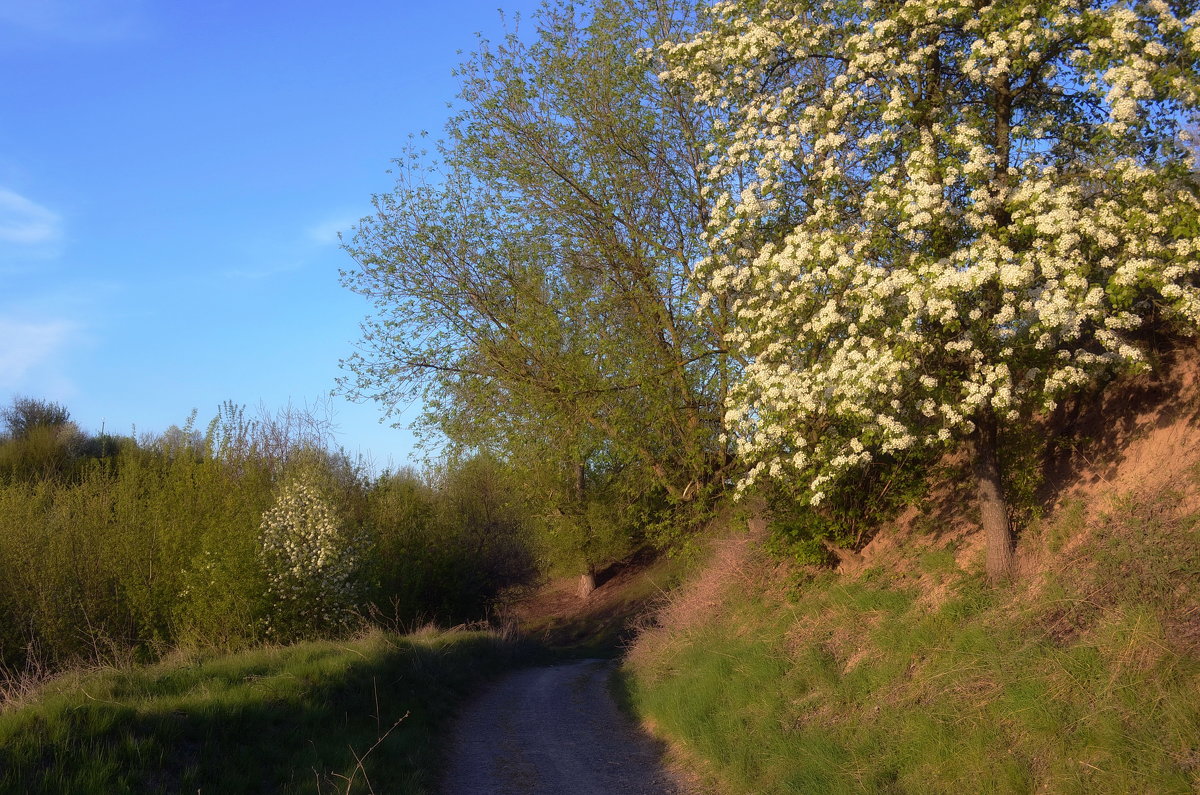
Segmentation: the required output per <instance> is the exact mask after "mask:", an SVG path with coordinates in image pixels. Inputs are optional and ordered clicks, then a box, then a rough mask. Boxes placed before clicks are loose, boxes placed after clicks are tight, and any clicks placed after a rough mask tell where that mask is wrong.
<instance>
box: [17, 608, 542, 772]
mask: <svg viewBox="0 0 1200 795" xmlns="http://www.w3.org/2000/svg"><path fill="white" fill-rule="evenodd" d="M520 658H521V653H520V651H519V650H518V649H517V647H516V646H514V645H513V644H512V643H511V642H507V641H504V640H502V639H500V638H498V637H497V636H495V635H494V634H491V633H484V632H446V633H437V632H435V633H425V634H423V635H416V636H399V635H392V634H384V633H378V632H377V633H373V634H370V635H367V636H365V637H362V638H359V639H355V640H349V641H346V642H340V643H339V642H328V641H322V642H312V643H302V644H297V645H293V646H287V647H276V648H264V649H257V650H253V651H247V652H243V653H239V654H234V655H226V656H207V657H206V656H194V657H192V658H181V659H177V660H174V661H168V662H164V663H161V664H158V665H155V666H153V667H147V668H141V669H131V670H110V671H100V672H92V673H89V674H77V675H70V676H66V677H62V678H60V679H58V680H56V681H54V682H52V683H50V684H49V685H47V686H46V687H44V688H43V689H42V691H41V692H40V693H38V694H37V696H36V698H31V699H27V700H26V703H24V704H23V705H22V704H18V705H11V706H10V707H9V708H7V709H5V710H4V711H3V712H0V791H2V792H23V793H39V792H44V793H75V792H79V793H86V792H104V793H122V792H137V793H153V792H164V793H166V792H213V793H216V792H220V793H236V792H314V793H333V792H380V793H383V792H405V793H420V792H428V791H431V790H432V789H433V787H434V786H435V783H436V775H437V770H438V767H439V763H440V757H439V754H440V749H439V745H438V743H437V738H438V737H439V736H440V735H441V734H442V733H443V732H444V731H445V728H446V724H447V720H448V719H449V717H450V716H451V715H452V713H453V711H454V708H455V706H456V705H457V704H458V703H459V702H460V700H461V699H462V698H463V697H464V696H465V695H466V694H468V693H469V692H470V691H471V690H472V689H473V688H474V686H475V685H477V684H478V683H479V682H480V681H481V680H482V679H483V678H485V677H487V676H490V675H493V674H494V673H496V672H498V671H500V670H502V669H504V668H506V667H509V666H511V665H514V664H516V663H517V662H519V660H520Z"/></svg>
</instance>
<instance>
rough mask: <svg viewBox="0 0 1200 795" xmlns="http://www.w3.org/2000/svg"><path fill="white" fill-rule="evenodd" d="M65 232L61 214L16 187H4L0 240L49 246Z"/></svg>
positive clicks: (1, 190) (0, 201)
mask: <svg viewBox="0 0 1200 795" xmlns="http://www.w3.org/2000/svg"><path fill="white" fill-rule="evenodd" d="M61 236H62V219H61V218H59V216H58V214H57V213H55V212H53V211H52V210H49V209H47V208H45V207H43V206H42V205H40V204H38V203H37V202H34V201H30V200H29V199H27V198H25V197H24V196H22V195H21V194H19V193H16V192H15V191H11V190H8V189H7V188H0V244H3V243H10V244H14V245H18V246H46V245H51V244H54V243H57V242H58V241H59V239H60V238H61Z"/></svg>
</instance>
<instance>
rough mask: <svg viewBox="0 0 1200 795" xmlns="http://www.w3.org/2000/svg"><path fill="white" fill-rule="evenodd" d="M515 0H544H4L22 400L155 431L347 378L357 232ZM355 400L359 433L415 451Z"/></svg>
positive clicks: (11, 238) (6, 182)
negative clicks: (345, 276)
mask: <svg viewBox="0 0 1200 795" xmlns="http://www.w3.org/2000/svg"><path fill="white" fill-rule="evenodd" d="M501 5H502V6H503V8H504V11H505V14H506V15H507V17H508V20H509V24H511V21H512V17H513V15H514V14H521V15H522V16H524V17H526V18H527V17H528V16H529V13H530V12H531V11H532V9H533V8H535V7H536V5H537V3H536V2H535V1H534V0H513V1H508V0H506V1H505V2H503V3H498V2H496V0H486V1H482V2H477V1H476V0H449V1H448V2H441V3H429V2H411V1H410V0H395V1H393V2H385V1H383V0H380V1H379V2H376V1H375V0H342V2H339V3H336V4H335V3H332V2H321V3H318V2H310V1H308V0H289V2H286V3H284V2H274V1H273V0H269V1H261V0H250V1H249V2H246V0H241V2H232V1H230V2H226V1H225V0H205V2H199V1H198V0H195V1H185V2H167V0H0V74H3V75H4V76H5V77H4V79H3V80H0V108H3V110H2V111H0V401H2V402H3V404H4V405H7V404H8V403H9V401H10V400H11V398H12V396H13V395H26V396H31V397H38V398H45V399H50V400H54V401H57V402H60V403H62V404H64V405H66V406H67V407H68V408H69V409H70V410H71V414H72V417H73V418H74V419H75V420H76V421H77V422H78V423H79V424H80V425H81V426H82V427H83V428H84V429H86V430H89V431H96V430H99V429H100V427H101V424H102V423H103V424H104V426H105V428H106V429H107V430H109V431H110V432H118V433H128V432H129V430H130V429H131V427H133V426H134V425H136V426H137V430H138V432H139V433H142V432H158V431H162V430H164V429H165V428H167V427H168V426H170V425H172V424H182V423H183V422H184V420H185V419H186V418H187V416H188V414H189V413H190V412H191V410H192V409H193V408H194V409H196V410H197V411H198V415H199V421H200V423H201V424H202V425H203V424H204V423H206V422H207V421H208V419H210V418H211V417H212V416H213V415H214V414H215V413H216V410H217V407H218V405H219V404H220V403H221V402H222V401H224V400H232V401H234V402H236V403H241V404H247V405H248V406H249V407H250V408H251V409H254V408H255V407H257V406H258V405H259V404H260V403H262V404H264V405H265V406H267V407H269V408H278V407H282V406H283V405H285V404H287V403H288V402H289V401H290V402H291V403H293V404H295V405H300V406H302V405H304V404H306V403H313V402H315V401H318V400H320V399H322V398H323V397H324V396H326V395H328V393H329V392H330V390H331V389H332V388H333V386H334V381H335V378H336V377H337V376H338V374H339V369H338V360H339V359H340V358H343V357H345V356H347V355H348V354H349V353H350V352H351V350H352V348H353V345H354V342H355V340H356V338H357V334H358V323H359V322H360V321H361V320H362V318H363V317H364V316H365V314H366V313H367V311H368V309H369V307H368V306H367V304H366V302H365V301H364V300H363V299H361V298H360V297H358V296H356V295H354V294H353V293H351V292H349V291H348V290H346V289H344V288H343V287H341V286H340V284H339V282H338V269H339V268H343V267H348V266H349V265H351V262H350V260H349V258H348V257H347V255H346V254H345V253H344V252H342V251H341V250H340V249H339V248H338V242H337V234H336V233H337V232H338V231H347V230H348V229H349V228H350V227H351V226H352V225H353V224H354V222H355V221H356V220H357V219H358V218H360V217H362V216H363V215H366V214H368V213H369V212H370V209H371V208H370V197H371V195H372V194H374V193H379V192H384V191H387V190H388V189H389V188H390V186H391V184H392V183H391V177H389V175H388V174H387V169H388V168H389V166H390V160H391V159H392V158H394V157H397V156H399V155H400V154H401V150H402V148H403V147H404V145H405V142H406V140H407V136H408V135H409V134H410V133H419V132H420V131H422V130H428V131H430V132H431V133H432V134H433V135H434V136H436V135H437V134H439V133H440V131H441V129H442V126H443V124H444V122H445V119H446V117H447V115H448V113H449V111H448V109H447V102H450V101H452V100H453V99H454V97H455V95H456V94H457V84H456V82H455V79H454V77H453V76H452V75H451V70H452V69H453V68H454V67H455V66H456V65H457V64H458V63H459V61H460V60H461V59H462V57H463V56H462V55H461V54H460V52H459V51H469V50H471V49H473V48H474V46H475V43H476V34H477V33H481V34H483V35H484V36H486V37H489V38H492V39H497V38H499V37H500V36H501V35H502V32H503V30H504V23H503V22H502V21H501V16H500V13H499V10H498V6H501ZM528 27H530V26H529V25H528V24H523V25H522V28H523V29H526V28H528ZM332 407H333V411H334V414H335V422H336V423H337V425H338V427H339V430H340V433H339V436H338V439H337V441H338V443H340V444H342V445H343V446H345V447H346V448H347V449H348V450H349V451H350V452H352V453H355V452H361V453H364V454H367V455H369V456H370V457H371V458H372V459H373V460H374V461H375V463H376V465H377V466H380V467H382V466H387V465H388V463H389V461H390V462H392V463H393V464H396V465H400V464H404V463H406V462H407V461H408V460H409V456H410V451H411V446H412V439H411V436H410V435H409V434H408V433H407V432H406V431H402V430H395V429H392V428H391V427H389V426H387V425H381V424H379V419H380V417H381V411H380V409H379V407H377V406H375V405H372V404H365V405H355V404H351V403H348V402H347V401H345V400H343V399H341V398H336V399H334V400H333V401H332ZM415 416H416V408H415V407H414V408H413V409H411V410H410V411H409V412H408V413H407V414H406V415H405V417H404V421H405V422H408V421H411V420H412V419H413V418H415Z"/></svg>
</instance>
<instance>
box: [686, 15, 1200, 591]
mask: <svg viewBox="0 0 1200 795" xmlns="http://www.w3.org/2000/svg"><path fill="white" fill-rule="evenodd" d="M1184 6H1186V4H1183V3H1177V2H1165V1H1164V0H1150V2H1111V0H1038V1H1036V2H1014V1H1013V0H997V1H996V2H991V3H988V2H982V1H980V0H908V1H907V2H886V1H883V0H854V2H844V1H843V0H828V2H817V1H816V0H801V2H792V1H791V0H788V2H784V1H783V0H733V1H732V2H722V3H718V4H717V5H716V6H715V7H714V8H713V11H712V26H711V28H710V29H709V30H707V31H705V32H703V33H701V34H700V35H698V36H695V37H693V38H692V39H691V40H690V41H687V42H683V43H678V44H673V45H668V46H667V48H666V49H667V50H668V55H669V57H670V58H671V59H672V62H673V69H672V71H671V72H669V73H668V74H667V75H666V77H670V78H673V79H676V80H681V81H685V82H687V83H688V84H690V86H691V87H692V88H693V89H694V90H695V91H696V92H697V94H698V95H699V97H700V100H701V101H702V102H705V103H708V104H710V105H713V106H715V107H717V108H720V109H722V110H723V112H724V114H725V118H727V119H728V120H729V121H727V122H725V123H723V124H721V123H719V124H720V129H719V130H718V132H719V134H720V135H721V141H720V144H719V146H720V149H719V150H718V151H717V152H716V153H715V156H714V162H715V166H714V167H713V168H712V171H711V173H710V174H709V175H708V176H709V179H710V184H711V185H712V186H713V188H714V192H715V193H716V201H715V209H714V212H713V214H712V217H711V223H710V225H709V227H708V232H707V234H708V238H709V245H710V252H711V254H710V256H709V257H708V259H707V261H706V263H705V266H704V268H703V269H702V273H704V274H706V279H707V286H708V289H709V292H710V299H709V300H717V301H722V302H727V303H729V305H730V306H731V307H732V311H733V313H734V315H735V317H736V319H737V323H735V324H734V325H735V327H736V331H734V332H733V333H732V334H731V335H730V339H729V343H730V346H731V347H732V348H733V349H734V350H735V351H738V352H740V353H741V354H743V355H745V356H746V357H747V358H748V359H749V361H750V364H749V365H748V366H747V368H746V370H745V373H744V378H743V379H742V381H741V383H740V385H739V386H738V387H737V390H736V394H735V399H734V401H733V403H732V408H731V409H730V412H729V415H728V420H729V421H730V424H731V425H732V427H734V428H735V429H736V432H737V434H738V439H737V444H738V448H739V451H740V454H741V455H742V456H743V457H745V459H746V461H747V463H749V464H751V469H750V470H749V472H750V474H749V476H748V477H747V478H746V479H745V480H744V482H743V484H742V486H743V487H745V486H746V485H748V484H750V483H753V482H754V481H755V480H756V479H759V478H763V477H774V478H783V477H787V478H794V479H798V480H799V481H800V482H802V483H804V484H805V488H804V491H805V493H806V495H807V498H808V500H809V502H811V503H812V504H818V503H819V502H820V501H821V500H822V498H823V497H824V496H825V495H826V493H827V490H828V488H829V487H830V486H831V485H832V484H834V483H836V482H837V480H838V479H839V478H840V477H841V476H842V475H844V474H845V473H847V472H848V471H849V470H850V469H851V468H854V467H857V466H861V465H863V464H864V463H865V462H869V461H871V460H872V459H873V458H878V457H887V456H894V455H896V454H898V453H899V452H900V451H904V450H907V449H915V448H917V447H919V446H935V445H939V444H942V443H946V442H948V441H950V440H952V439H956V438H958V439H963V438H965V439H968V440H969V441H970V442H971V447H972V450H973V459H974V468H973V469H974V473H975V479H976V482H977V490H978V497H979V503H980V508H981V514H982V521H983V525H984V529H985V535H986V537H987V571H988V574H989V577H991V578H992V579H993V580H996V579H1001V578H1003V577H1005V576H1006V575H1007V574H1008V573H1009V571H1010V568H1011V565H1012V535H1011V530H1010V527H1009V521H1008V516H1007V507H1006V503H1005V500H1004V495H1003V490H1002V478H1001V473H1000V470H999V466H998V463H997V454H996V444H997V433H998V429H999V428H1000V427H1001V426H1002V424H1004V423H1013V422H1017V421H1019V420H1020V418H1021V417H1023V416H1027V415H1028V413H1029V412H1032V411H1035V410H1037V409H1039V408H1045V407H1049V406H1052V405H1053V404H1054V402H1055V401H1056V400H1058V399H1061V397H1063V396H1064V395H1065V394H1066V393H1067V392H1069V391H1070V390H1071V389H1072V388H1075V387H1078V386H1080V385H1082V384H1084V383H1086V382H1088V381H1089V379H1091V378H1093V377H1094V376H1095V375H1096V374H1097V373H1098V371H1100V370H1101V369H1103V368H1110V367H1113V366H1137V365H1138V364H1139V363H1142V362H1143V361H1144V359H1145V352H1144V350H1143V348H1144V346H1143V344H1142V343H1141V341H1142V340H1143V339H1144V337H1145V334H1146V332H1147V330H1148V329H1150V328H1152V327H1160V326H1161V325H1162V324H1163V323H1170V322H1179V323H1182V324H1184V325H1185V326H1187V327H1191V326H1194V325H1195V324H1196V322H1197V321H1198V320H1200V293H1198V292H1197V271H1198V268H1200V261H1198V258H1197V254H1198V251H1200V243H1198V241H1197V235H1196V231H1197V210H1198V208H1200V202H1198V200H1197V183H1196V179H1195V177H1194V174H1193V171H1192V168H1191V166H1192V159H1191V157H1190V156H1189V153H1188V149H1187V146H1186V143H1185V142H1186V136H1185V134H1184V133H1183V130H1185V129H1186V127H1187V126H1188V124H1189V123H1190V122H1192V121H1193V120H1194V118H1195V114H1196V110H1197V104H1198V102H1200V79H1198V78H1197V71H1196V65H1197V53H1198V51H1200V30H1198V29H1197V27H1196V23H1197V21H1200V16H1198V15H1197V14H1196V13H1194V12H1193V11H1191V10H1190V9H1189V10H1184V11H1181V10H1180V9H1181V8H1182V7H1184ZM1189 13H1190V16H1188V14H1189ZM746 165H750V166H752V167H754V168H755V169H756V172H755V176H754V178H752V179H751V180H749V181H745V180H742V181H738V180H736V179H735V178H734V177H733V176H731V175H735V174H737V173H744V169H745V167H746Z"/></svg>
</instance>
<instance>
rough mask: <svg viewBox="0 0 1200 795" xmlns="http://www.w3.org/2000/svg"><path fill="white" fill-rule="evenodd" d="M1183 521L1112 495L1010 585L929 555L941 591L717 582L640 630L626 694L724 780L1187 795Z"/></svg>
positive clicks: (1191, 530) (1196, 738)
mask: <svg viewBox="0 0 1200 795" xmlns="http://www.w3.org/2000/svg"><path fill="white" fill-rule="evenodd" d="M1065 520H1066V522H1068V523H1070V524H1071V526H1072V527H1073V528H1076V530H1077V522H1076V518H1075V517H1074V516H1073V515H1072V514H1070V513H1068V515H1067V516H1066V517H1065ZM1198 523H1200V517H1197V516H1194V515H1192V516H1183V517H1182V518H1180V517H1179V503H1178V500H1177V499H1173V498H1172V497H1171V496H1170V495H1158V496H1156V497H1155V498H1153V499H1148V500H1142V501H1126V502H1125V503H1124V504H1122V505H1120V506H1118V510H1117V511H1114V513H1113V515H1112V516H1111V517H1108V518H1107V519H1106V520H1105V521H1104V522H1102V523H1100V525H1099V526H1097V527H1093V528H1091V529H1090V532H1091V535H1090V537H1089V539H1088V540H1087V541H1086V542H1085V543H1079V544H1076V545H1075V549H1076V552H1075V553H1074V556H1073V557H1071V558H1069V559H1066V560H1064V561H1062V565H1061V566H1059V567H1057V569H1056V570H1055V571H1052V572H1050V573H1049V574H1048V575H1047V577H1046V579H1045V581H1044V582H1041V583H1039V584H1038V586H1037V587H1027V588H1021V587H1014V588H1012V589H1010V590H1007V591H998V590H994V589H990V588H988V587H986V586H985V585H984V583H983V582H982V580H981V579H980V577H979V576H977V575H975V574H972V573H967V572H963V571H960V570H958V568H957V566H955V565H954V564H953V559H952V558H947V557H946V556H941V557H938V556H933V557H928V558H927V559H926V560H924V561H923V564H924V568H925V569H926V571H927V572H928V571H935V572H937V573H938V575H939V576H940V577H941V578H942V580H943V582H944V584H945V585H946V586H947V591H946V593H945V595H944V596H943V598H942V599H941V601H937V602H935V601H932V600H930V599H928V598H920V592H919V591H918V590H917V588H916V586H915V584H914V582H913V581H912V580H902V579H897V578H893V577H891V576H889V575H888V574H887V573H886V572H884V571H876V572H875V573H874V574H873V575H872V574H868V575H867V576H865V577H863V578H860V579H857V580H848V581H847V580H842V579H839V578H836V577H834V576H827V577H824V578H818V579H817V580H815V581H813V582H811V583H809V584H807V585H804V586H801V587H800V588H799V589H797V590H794V591H792V592H791V593H790V595H789V596H788V598H781V597H780V594H779V591H778V588H774V589H772V588H765V587H763V588H741V589H729V590H727V591H726V593H725V596H724V597H723V600H722V605H721V608H720V610H714V611H713V613H714V618H712V619H711V620H707V621H702V622H699V623H697V624H696V625H694V626H691V627H688V628H686V629H680V630H677V631H674V632H673V631H672V629H671V628H670V627H663V628H660V629H658V630H654V631H652V633H651V636H648V637H647V638H645V639H643V643H645V644H646V647H647V650H648V651H647V650H643V653H641V654H634V655H633V656H632V657H631V662H630V663H629V664H628V666H627V669H626V673H627V686H628V688H629V697H630V699H631V701H632V703H633V704H634V706H635V708H636V709H637V710H638V711H640V712H641V713H642V714H643V715H644V716H646V718H647V719H648V720H649V721H651V722H652V723H653V724H654V725H656V726H657V727H658V729H659V730H660V731H661V732H662V733H663V734H665V735H666V736H667V737H669V738H670V739H672V740H673V741H675V742H676V743H677V744H678V745H680V746H681V747H682V748H683V749H685V752H686V753H688V754H690V755H691V756H692V757H694V758H695V759H696V760H698V761H699V762H700V764H701V765H702V766H703V767H705V768H706V769H707V770H708V773H709V775H710V777H711V778H712V779H714V780H715V781H718V782H720V785H721V787H722V788H723V790H724V791H728V792H734V793H791V792H912V793H942V792H944V793H958V792H1012V793H1018V792H1032V791H1039V792H1056V793H1059V792H1061V793H1093V792H1114V793H1115V792H1180V793H1184V792H1194V791H1196V789H1197V788H1200V698H1197V694H1198V693H1200V659H1198V656H1197V652H1198V650H1200V638H1198V637H1197V636H1196V633H1195V615H1196V610H1197V609H1198V607H1200V599H1198V590H1200V576H1198V575H1200V533H1198V532H1197V526H1198ZM1068 531H1069V529H1068V530H1061V529H1054V528H1050V529H1048V530H1047V531H1046V532H1047V533H1048V537H1049V538H1050V540H1051V541H1053V540H1054V538H1056V537H1057V535H1059V534H1061V533H1062V532H1068ZM901 554H902V553H901ZM771 593H774V596H771V595H768V594H771ZM655 633H657V636H656V637H655V636H654V635H655Z"/></svg>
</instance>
